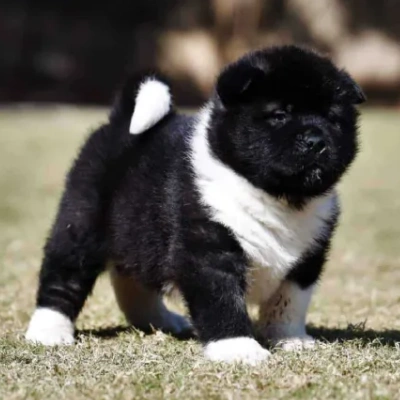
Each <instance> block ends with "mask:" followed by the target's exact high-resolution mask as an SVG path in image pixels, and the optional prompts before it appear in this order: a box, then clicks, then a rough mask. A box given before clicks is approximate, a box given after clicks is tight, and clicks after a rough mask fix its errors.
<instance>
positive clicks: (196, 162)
mask: <svg viewBox="0 0 400 400" xmlns="http://www.w3.org/2000/svg"><path fill="white" fill-rule="evenodd" d="M208 114H209V112H208ZM208 114H207V110H205V111H203V114H202V115H201V117H200V120H199V124H198V126H197V129H196V131H195V133H194V136H193V142H192V162H193V166H194V170H195V173H196V185H197V187H198V189H199V193H200V196H201V200H202V202H203V204H204V205H206V206H207V207H208V208H209V210H210V214H211V217H212V218H213V219H214V220H215V221H218V222H220V223H221V224H223V225H225V226H226V227H228V228H229V229H230V230H231V231H232V232H233V233H234V235H235V236H236V238H237V240H238V241H239V243H240V245H241V246H242V248H243V250H244V251H245V253H246V254H247V256H248V257H249V259H250V260H251V266H252V267H255V268H256V269H264V268H267V269H269V270H270V273H271V275H272V276H270V279H272V280H275V279H277V280H278V281H279V280H280V279H282V278H283V277H284V276H285V275H286V274H287V272H288V271H289V270H290V268H291V267H292V266H293V265H294V264H295V263H296V261H298V260H299V258H300V257H301V256H302V255H303V254H304V253H305V252H306V251H307V250H308V249H310V248H311V247H312V246H313V245H314V244H315V241H316V240H318V239H319V238H321V237H323V236H324V235H325V234H327V221H329V219H330V218H331V217H332V216H333V214H334V213H335V212H336V195H335V193H329V194H327V195H324V196H321V197H319V198H316V199H314V200H312V201H311V202H310V203H308V204H307V205H306V206H305V207H304V208H303V209H302V210H295V209H293V208H290V207H288V205H287V204H286V203H285V202H283V201H280V200H277V199H275V198H273V197H272V196H270V195H268V194H267V193H265V192H264V191H262V190H260V189H258V188H256V187H254V186H253V185H252V184H251V183H250V182H249V181H247V180H246V179H245V178H244V177H242V176H239V175H238V174H236V173H235V172H234V171H233V170H232V169H230V168H229V167H227V166H226V165H224V164H223V163H222V162H221V161H219V160H218V159H217V158H215V157H214V156H213V155H212V154H211V153H210V149H209V145H208V141H207V135H206V127H207V123H208V119H209V115H208Z"/></svg>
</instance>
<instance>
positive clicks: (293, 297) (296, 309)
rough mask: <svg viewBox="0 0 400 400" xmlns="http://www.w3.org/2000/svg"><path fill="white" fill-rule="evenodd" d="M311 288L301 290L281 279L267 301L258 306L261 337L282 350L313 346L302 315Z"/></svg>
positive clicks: (304, 316) (308, 301)
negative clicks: (280, 282)
mask: <svg viewBox="0 0 400 400" xmlns="http://www.w3.org/2000/svg"><path fill="white" fill-rule="evenodd" d="M313 289H314V285H311V286H309V287H308V288H304V289H303V288H301V287H300V286H299V285H298V284H297V283H295V282H291V281H289V280H285V281H284V282H283V283H282V284H281V286H280V287H279V289H278V290H277V291H276V293H275V294H274V295H273V296H272V298H271V299H269V300H268V302H266V303H263V304H261V306H260V322H261V325H262V328H263V331H262V334H263V335H264V336H265V338H266V339H268V340H269V341H270V342H271V344H273V345H280V346H281V347H282V348H283V349H284V350H301V349H304V348H311V347H313V346H314V339H313V338H312V337H311V336H309V335H307V333H306V325H305V319H306V313H307V309H308V305H309V303H310V299H311V295H312V292H313Z"/></svg>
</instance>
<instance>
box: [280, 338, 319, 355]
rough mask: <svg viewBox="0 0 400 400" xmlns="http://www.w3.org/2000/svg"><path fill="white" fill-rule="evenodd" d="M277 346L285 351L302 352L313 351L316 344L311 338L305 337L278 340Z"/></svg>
mask: <svg viewBox="0 0 400 400" xmlns="http://www.w3.org/2000/svg"><path fill="white" fill-rule="evenodd" d="M275 345H276V346H277V347H280V348H281V349H282V350H285V351H301V350H310V349H313V348H314V347H315V345H316V342H315V339H314V338H312V337H311V336H309V335H304V336H299V337H289V338H284V339H280V340H276V341H275Z"/></svg>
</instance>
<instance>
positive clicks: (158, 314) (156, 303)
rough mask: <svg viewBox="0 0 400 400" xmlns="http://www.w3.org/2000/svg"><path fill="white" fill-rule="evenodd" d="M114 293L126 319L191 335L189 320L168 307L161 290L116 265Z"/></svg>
mask: <svg viewBox="0 0 400 400" xmlns="http://www.w3.org/2000/svg"><path fill="white" fill-rule="evenodd" d="M109 270H110V279H111V283H112V285H113V288H114V292H115V297H116V300H117V302H118V305H119V307H120V309H121V311H122V312H123V313H124V315H125V318H126V319H127V321H128V322H129V323H130V324H132V325H133V326H134V327H136V328H139V329H141V330H144V331H149V330H150V329H152V328H154V329H159V330H161V331H163V332H165V333H171V334H173V335H178V336H186V335H189V334H190V333H191V331H192V329H191V326H190V324H189V322H188V321H187V320H186V319H185V318H184V317H183V316H181V315H179V314H176V313H174V312H172V311H170V310H168V309H167V307H166V306H165V304H164V302H163V299H162V295H161V293H158V292H157V291H155V290H151V289H148V288H146V287H145V286H144V285H142V284H141V283H140V282H139V281H138V280H137V279H136V278H134V277H132V276H125V275H122V274H120V273H119V272H118V271H117V269H116V268H115V267H114V266H111V267H110V268H109Z"/></svg>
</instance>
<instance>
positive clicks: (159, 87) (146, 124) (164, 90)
mask: <svg viewBox="0 0 400 400" xmlns="http://www.w3.org/2000/svg"><path fill="white" fill-rule="evenodd" d="M135 104H136V106H135V109H134V111H133V115H132V119H131V124H130V126H129V132H130V133H132V134H134V135H138V134H140V133H143V132H145V131H147V130H148V129H149V128H151V127H153V126H154V125H155V124H156V123H157V122H159V121H160V120H161V119H163V118H164V117H165V116H166V115H167V114H168V112H169V111H170V109H171V105H172V101H171V94H170V92H169V87H168V86H167V85H166V84H165V83H163V82H160V81H158V80H157V79H155V78H146V79H145V80H144V81H143V82H142V83H141V84H140V87H139V90H138V93H137V95H136V100H135Z"/></svg>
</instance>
